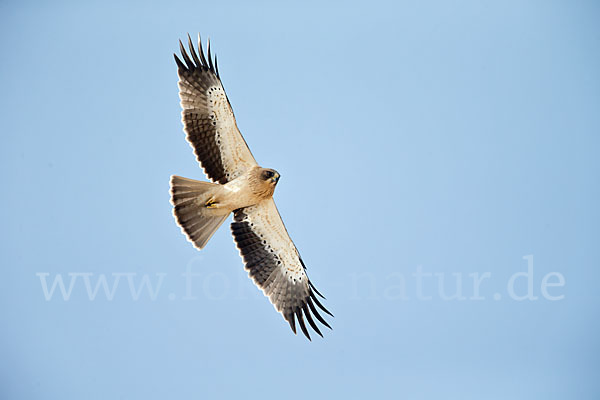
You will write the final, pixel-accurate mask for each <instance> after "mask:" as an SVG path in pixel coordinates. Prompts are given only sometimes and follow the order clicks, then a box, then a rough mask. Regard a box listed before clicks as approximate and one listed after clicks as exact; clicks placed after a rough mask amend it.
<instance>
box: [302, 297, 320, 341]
mask: <svg viewBox="0 0 600 400" xmlns="http://www.w3.org/2000/svg"><path fill="white" fill-rule="evenodd" d="M302 309H303V310H304V315H306V320H307V321H308V323H309V324H310V326H311V327H312V328H313V329H314V330H315V332H317V334H318V335H319V336H321V337H323V334H322V333H321V331H320V330H319V327H318V326H317V324H315V321H314V320H313V319H312V316H311V315H310V311H309V310H308V305H307V304H306V303H304V305H303V306H302Z"/></svg>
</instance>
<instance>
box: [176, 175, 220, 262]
mask: <svg viewBox="0 0 600 400" xmlns="http://www.w3.org/2000/svg"><path fill="white" fill-rule="evenodd" d="M218 187H219V185H218V184H215V183H209V182H201V181H196V180H194V179H188V178H183V177H181V176H175V175H173V176H171V203H172V204H173V206H174V208H173V215H174V216H175V219H176V220H177V224H178V225H179V226H180V227H181V230H182V231H183V233H185V235H186V236H187V238H188V240H189V241H190V242H192V243H193V244H194V246H195V247H196V248H197V249H198V250H201V249H203V248H204V246H206V243H208V241H209V240H210V238H211V237H212V235H213V234H214V233H215V232H216V231H217V229H219V226H221V224H222V223H223V222H224V221H225V220H226V219H227V217H228V216H229V213H226V214H223V211H222V210H215V209H211V208H210V207H207V203H209V201H210V199H211V197H212V195H213V194H214V192H215V189H217V188H218Z"/></svg>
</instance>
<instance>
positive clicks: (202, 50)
mask: <svg viewBox="0 0 600 400" xmlns="http://www.w3.org/2000/svg"><path fill="white" fill-rule="evenodd" d="M198 52H199V53H200V60H202V66H203V67H208V63H207V62H206V58H205V57H204V49H203V48H202V38H201V37H200V34H198Z"/></svg>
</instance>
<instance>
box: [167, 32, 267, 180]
mask: <svg viewBox="0 0 600 400" xmlns="http://www.w3.org/2000/svg"><path fill="white" fill-rule="evenodd" d="M188 44H189V49H190V54H191V58H190V56H189V55H188V53H187V52H186V50H185V48H184V47H183V43H181V41H179V46H180V48H181V56H182V57H183V62H182V61H181V59H179V57H177V55H176V54H174V56H175V61H176V62H177V66H178V70H177V73H178V75H179V83H178V84H179V97H180V98H181V107H182V111H181V119H182V121H183V126H184V130H185V133H186V135H187V140H188V142H189V143H190V145H191V146H192V147H193V149H194V153H195V154H196V158H197V159H198V162H200V165H201V166H202V167H203V168H204V172H205V173H206V175H207V176H208V178H210V179H212V181H213V182H218V183H221V184H224V183H227V182H229V181H231V180H233V179H235V178H237V177H238V176H240V175H241V174H243V173H244V171H246V170H247V169H249V168H251V167H252V166H255V165H257V163H256V161H255V160H254V157H253V156H252V153H251V152H250V149H249V148H248V145H247V144H246V142H245V141H244V138H243V137H242V134H241V133H240V131H239V129H238V127H237V124H236V122H235V116H234V115H233V110H232V109H231V105H230V104H229V100H228V99H227V95H226V94H225V89H223V85H222V84H221V79H220V78H219V70H218V68H217V57H215V59H214V63H213V59H212V56H211V54H210V42H209V43H208V59H207V58H206V57H205V56H204V51H203V50H202V44H201V42H200V37H198V50H199V51H198V52H196V50H195V49H194V46H193V44H192V40H191V38H190V37H189V35H188ZM198 55H199V56H198Z"/></svg>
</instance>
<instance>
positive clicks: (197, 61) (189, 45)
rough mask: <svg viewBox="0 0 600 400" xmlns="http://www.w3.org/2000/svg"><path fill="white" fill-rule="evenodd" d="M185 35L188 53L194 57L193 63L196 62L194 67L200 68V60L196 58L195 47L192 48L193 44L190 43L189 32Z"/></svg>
mask: <svg viewBox="0 0 600 400" xmlns="http://www.w3.org/2000/svg"><path fill="white" fill-rule="evenodd" d="M187 37H188V47H189V49H190V54H191V55H192V58H193V59H194V63H195V64H196V67H198V68H200V66H201V65H202V63H201V62H200V59H199V58H198V54H196V49H194V45H193V44H192V38H191V37H190V34H189V33H188V35H187Z"/></svg>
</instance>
